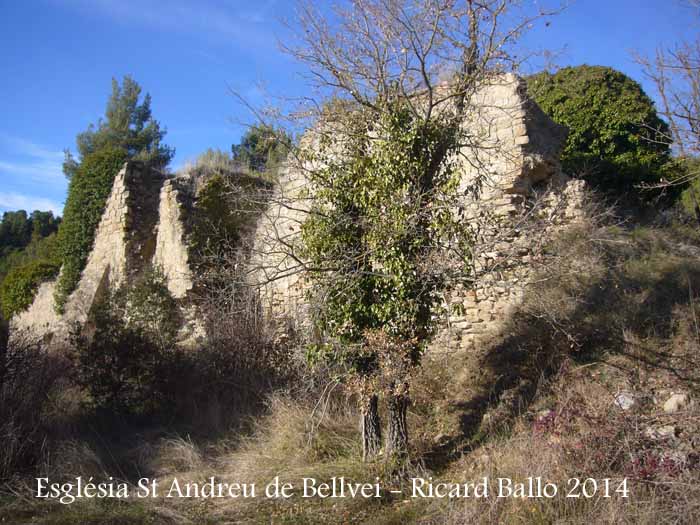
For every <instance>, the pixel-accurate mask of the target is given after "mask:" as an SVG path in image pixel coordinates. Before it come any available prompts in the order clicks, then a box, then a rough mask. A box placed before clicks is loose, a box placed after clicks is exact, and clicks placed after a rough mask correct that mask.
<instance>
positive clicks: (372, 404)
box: [360, 394, 382, 461]
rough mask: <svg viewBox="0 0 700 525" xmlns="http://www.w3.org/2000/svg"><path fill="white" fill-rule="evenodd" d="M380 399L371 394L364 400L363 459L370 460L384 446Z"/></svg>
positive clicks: (362, 409) (362, 415)
mask: <svg viewBox="0 0 700 525" xmlns="http://www.w3.org/2000/svg"><path fill="white" fill-rule="evenodd" d="M378 404H379V399H378V397H377V395H376V394H373V395H370V396H368V397H367V399H366V400H365V401H364V402H363V404H362V406H361V407H360V408H361V412H362V414H361V417H362V461H369V460H371V459H372V458H373V457H374V456H376V455H377V454H378V453H379V449H380V448H381V446H382V424H381V420H380V419H379V409H378Z"/></svg>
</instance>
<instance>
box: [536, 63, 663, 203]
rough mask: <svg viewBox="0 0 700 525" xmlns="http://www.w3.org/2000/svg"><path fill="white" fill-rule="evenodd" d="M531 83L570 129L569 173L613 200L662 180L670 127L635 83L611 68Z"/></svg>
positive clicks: (544, 76) (578, 70) (564, 72)
mask: <svg viewBox="0 0 700 525" xmlns="http://www.w3.org/2000/svg"><path fill="white" fill-rule="evenodd" d="M527 84H528V91H529V93H530V95H531V96H532V97H533V98H534V99H535V101H536V102H537V103H538V104H539V105H540V107H541V108H542V109H543V110H544V112H545V113H547V114H548V115H549V116H550V117H551V118H552V119H553V120H555V121H556V122H558V123H560V124H564V125H565V126H567V127H568V128H569V137H568V139H567V142H566V146H565V148H564V151H563V154H562V164H563V167H564V169H565V171H567V172H569V173H571V174H573V175H576V176H581V177H582V178H584V179H585V180H587V181H588V182H589V183H590V184H591V185H592V186H593V187H594V188H596V189H599V190H602V191H604V192H607V193H609V194H613V195H614V196H625V195H626V194H627V193H628V192H630V191H631V190H632V189H633V188H634V187H635V185H639V184H641V183H652V182H658V181H659V178H660V173H661V171H662V168H663V167H664V165H665V164H666V163H667V162H668V160H669V156H670V147H669V144H668V143H667V141H665V140H663V136H667V132H668V126H667V125H666V123H665V122H663V121H662V120H661V119H660V118H659V116H658V115H657V113H656V108H655V107H654V103H653V102H652V100H651V99H650V98H649V97H648V96H647V95H646V93H644V91H643V90H642V87H641V86H640V85H639V84H638V83H637V82H635V81H634V80H632V79H631V78H629V77H628V76H626V75H624V74H623V73H621V72H619V71H616V70H614V69H611V68H607V67H601V66H587V65H583V66H578V67H567V68H563V69H561V70H559V71H558V72H557V73H555V74H550V73H546V72H545V73H539V74H537V75H534V76H531V77H530V78H529V79H528V81H527Z"/></svg>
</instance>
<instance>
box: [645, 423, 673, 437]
mask: <svg viewBox="0 0 700 525" xmlns="http://www.w3.org/2000/svg"><path fill="white" fill-rule="evenodd" d="M644 435H645V436H647V437H648V438H650V439H655V440H656V439H670V438H675V437H676V427H674V426H673V425H666V426H663V427H656V428H655V427H647V428H646V430H644Z"/></svg>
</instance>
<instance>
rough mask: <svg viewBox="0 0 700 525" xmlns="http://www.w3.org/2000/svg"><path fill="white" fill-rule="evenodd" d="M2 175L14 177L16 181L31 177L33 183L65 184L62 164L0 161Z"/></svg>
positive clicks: (34, 161)
mask: <svg viewBox="0 0 700 525" xmlns="http://www.w3.org/2000/svg"><path fill="white" fill-rule="evenodd" d="M0 173H6V174H8V175H14V176H15V177H14V179H15V180H21V179H22V178H24V177H29V178H30V179H31V180H32V181H33V182H39V183H46V182H54V183H55V182H59V181H60V182H63V181H64V175H63V168H62V166H61V162H45V161H41V160H38V161H37V160H29V161H27V162H6V161H3V160H0Z"/></svg>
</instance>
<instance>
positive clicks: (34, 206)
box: [0, 191, 63, 215]
mask: <svg viewBox="0 0 700 525" xmlns="http://www.w3.org/2000/svg"><path fill="white" fill-rule="evenodd" d="M0 210H4V211H8V210H27V211H28V212H29V213H31V212H32V211H34V210H42V211H47V210H51V211H53V212H54V214H55V215H60V214H61V211H62V210H63V206H61V205H59V204H58V203H56V202H54V201H52V200H51V199H45V198H43V197H35V196H33V195H23V194H21V193H12V192H3V191H0Z"/></svg>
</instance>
